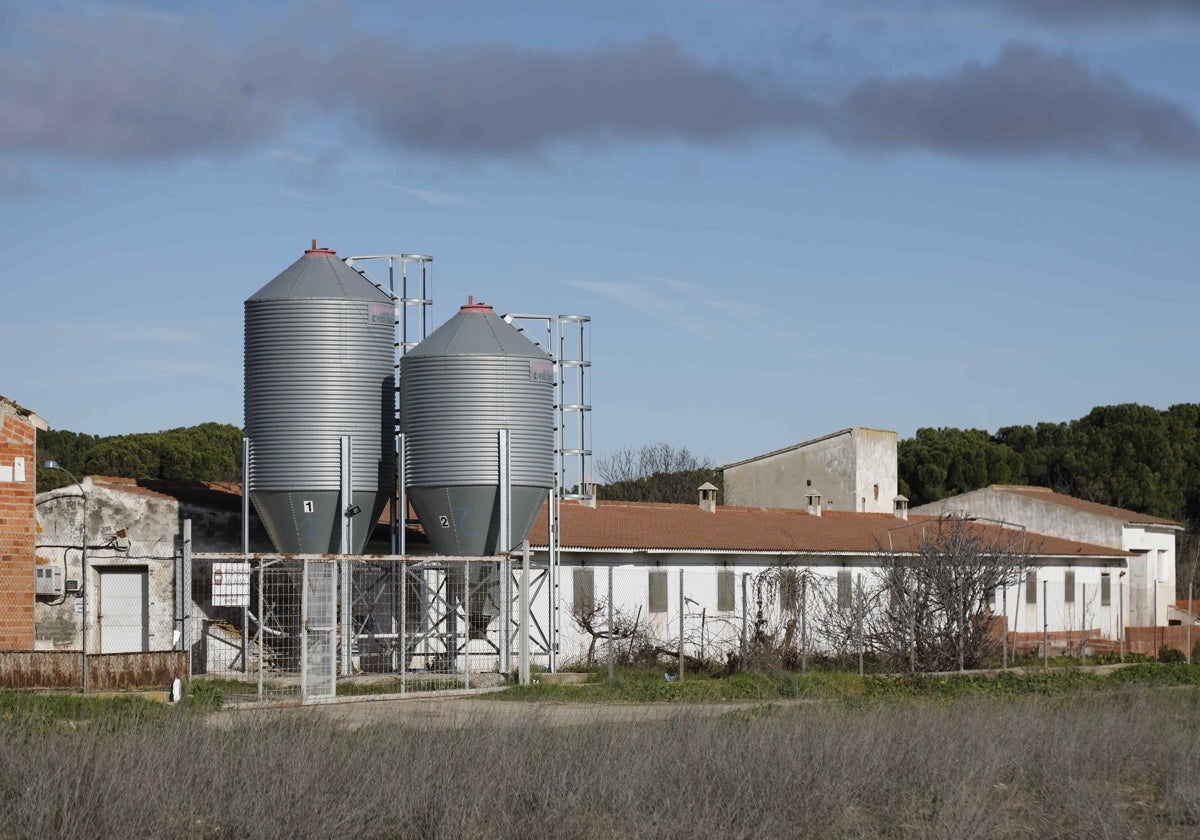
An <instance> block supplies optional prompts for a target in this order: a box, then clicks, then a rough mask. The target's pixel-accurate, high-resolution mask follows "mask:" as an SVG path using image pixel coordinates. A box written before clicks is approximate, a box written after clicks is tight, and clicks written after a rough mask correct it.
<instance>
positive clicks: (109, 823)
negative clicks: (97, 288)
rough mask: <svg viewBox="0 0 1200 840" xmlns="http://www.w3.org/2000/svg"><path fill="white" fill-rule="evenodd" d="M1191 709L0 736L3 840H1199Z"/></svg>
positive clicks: (1010, 704)
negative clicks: (127, 839)
mask: <svg viewBox="0 0 1200 840" xmlns="http://www.w3.org/2000/svg"><path fill="white" fill-rule="evenodd" d="M1198 730H1200V692H1197V691H1196V690H1195V689H1194V688H1178V689H1161V688H1160V689H1150V688H1145V687H1137V686H1129V687H1125V688H1118V689H1114V690H1111V691H1106V692H1088V693H1080V694H1076V695H1069V696H1060V697H1019V698H991V697H977V698H967V699H960V700H957V701H953V702H945V701H935V700H921V701H913V700H902V701H887V702H875V703H870V704H867V705H866V706H865V707H864V708H858V709H855V708H851V707H847V706H844V705H836V704H813V705H810V706H805V707H798V708H789V709H788V710H786V711H780V710H777V709H776V710H772V709H771V708H770V707H766V708H765V710H764V711H762V712H758V713H752V714H747V713H744V712H743V713H732V714H730V715H728V716H725V717H721V718H707V719H688V718H686V717H682V716H679V717H676V718H674V719H672V720H670V721H668V722H666V723H661V722H660V723H656V724H653V725H644V724H640V725H621V726H616V725H606V726H600V725H594V726H589V727H575V728H561V727H548V726H546V727H542V726H538V727H524V728H518V727H492V726H490V725H489V724H488V722H487V720H486V719H481V720H480V721H478V723H477V724H476V725H474V726H471V727H468V728H465V729H462V730H452V731H421V730H415V729H405V728H402V727H400V726H392V725H389V726H374V727H368V728H364V729H359V730H356V731H345V730H342V729H338V728H332V727H329V726H328V725H322V724H321V723H320V722H314V721H312V720H304V721H297V720H290V719H287V720H285V719H282V718H281V719H278V720H274V721H272V722H267V723H256V724H253V725H248V726H244V727H240V728H236V729H233V730H227V729H219V728H216V727H213V726H210V725H208V724H206V723H205V722H204V721H203V719H202V718H196V717H190V716H184V715H179V716H167V717H164V718H161V719H157V720H153V721H150V722H145V721H143V722H141V723H139V725H137V726H131V727H103V728H101V727H88V728H83V729H71V728H69V727H63V726H61V725H55V726H54V727H51V728H49V729H47V728H46V727H44V726H42V727H36V728H31V727H29V726H24V725H18V724H16V723H12V722H9V723H3V722H0V834H2V835H3V836H6V837H30V838H33V837H37V838H42V837H65V838H74V837H81V838H82V837H161V838H174V837H180V838H183V837H210V838H218V837H219V838H225V837H229V838H233V837H279V838H284V837H302V836H303V837H355V838H370V837H405V838H407V837H412V838H442V837H445V838H485V837H486V838H496V837H518V838H526V837H527V838H543V837H563V838H576V837H577V838H596V837H622V838H626V837H630V838H637V837H654V838H674V837H679V838H684V837H687V838H693V837H698V836H708V837H747V838H758V837H762V838H768V837H771V838H774V837H828V838H840V837H846V838H850V837H930V838H955V840H960V839H961V838H973V837H978V838H1008V837H1012V838H1029V837H1056V838H1072V837H1080V838H1084V837H1087V838H1095V837H1121V838H1125V837H1189V838H1190V837H1195V836H1196V835H1197V832H1200V828H1198V826H1200V738H1198V737H1197V736H1198V734H1200V732H1198Z"/></svg>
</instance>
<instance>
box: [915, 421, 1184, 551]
mask: <svg viewBox="0 0 1200 840" xmlns="http://www.w3.org/2000/svg"><path fill="white" fill-rule="evenodd" d="M899 473H900V492H901V493H902V494H904V495H905V496H908V498H909V500H910V504H912V505H913V506H916V505H921V504H926V503H927V502H933V501H937V500H938V499H943V498H946V497H947V496H954V495H957V494H959V493H965V492H967V491H969V490H975V489H977V488H980V487H986V486H987V485H989V484H1034V485H1039V486H1044V487H1049V488H1050V489H1052V490H1055V491H1058V492H1060V493H1066V494H1068V495H1071V496H1076V497H1078V498H1081V499H1087V500H1089V501H1094V502H1100V503H1103V504H1108V505H1115V506H1116V507H1122V508H1126V509H1128V510H1135V511H1138V512H1141V513H1147V514H1150V515H1152V516H1163V517H1167V518H1170V519H1177V520H1180V521H1183V522H1186V523H1188V524H1189V525H1190V526H1191V527H1192V528H1193V529H1195V528H1197V527H1200V404H1196V403H1181V404H1179V405H1173V406H1171V407H1170V408H1168V409H1165V410H1159V409H1156V408H1152V407H1150V406H1145V405H1136V404H1133V403H1126V404H1122V405H1110V406H1098V407H1096V408H1093V409H1092V410H1091V411H1090V412H1088V414H1087V415H1085V416H1084V417H1081V418H1079V419H1077V420H1070V421H1067V422H1064V423H1038V424H1036V425H1033V426H1029V425H1026V426H1005V427H1003V428H1001V429H999V430H998V431H996V432H995V433H989V432H986V431H983V430H980V429H955V428H939V429H928V428H926V429H918V430H917V433H916V434H915V435H914V436H913V437H911V438H906V439H904V440H901V441H900V442H899Z"/></svg>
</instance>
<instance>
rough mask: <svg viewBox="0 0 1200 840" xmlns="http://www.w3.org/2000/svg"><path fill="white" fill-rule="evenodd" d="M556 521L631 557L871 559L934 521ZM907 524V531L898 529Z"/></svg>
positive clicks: (624, 507)
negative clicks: (694, 554) (641, 553)
mask: <svg viewBox="0 0 1200 840" xmlns="http://www.w3.org/2000/svg"><path fill="white" fill-rule="evenodd" d="M561 511H562V516H561V520H560V523H559V533H560V535H561V539H560V541H559V543H560V545H561V546H562V547H563V548H564V549H583V550H602V549H627V550H631V551H637V550H639V549H641V550H651V551H672V550H674V551H698V552H704V551H721V552H766V553H819V554H836V553H851V554H863V553H868V554H874V553H877V552H879V551H880V550H881V549H882V550H886V549H887V546H888V532H889V531H891V536H892V544H893V545H894V547H895V548H896V550H898V551H904V550H913V549H914V548H915V547H916V546H917V544H918V543H919V541H920V535H921V532H922V531H923V530H924V529H922V528H921V527H918V526H916V525H914V524H913V523H917V522H922V521H926V522H934V521H936V520H937V517H935V516H916V515H913V516H910V517H909V519H908V523H905V522H904V521H902V520H900V519H897V518H896V517H895V516H892V515H891V514H887V513H849V512H846V511H827V512H825V513H823V514H822V515H821V516H813V515H811V514H809V513H808V512H806V511H799V510H773V509H764V508H746V507H725V506H722V507H718V508H717V511H716V513H709V512H707V511H704V510H701V509H700V507H699V506H698V505H664V504H649V503H635V502H605V501H600V502H598V503H597V505H596V507H595V508H589V507H584V506H582V505H576V504H573V503H571V502H564V503H563V504H562V507H561ZM906 524H909V525H911V526H912V527H907V528H900V529H899V530H897V526H903V525H906ZM971 527H972V528H973V529H978V530H980V531H981V532H983V533H989V534H994V535H995V536H997V537H999V536H1001V535H1002V534H1012V533H1015V532H1014V531H1013V530H1012V529H1008V530H1002V529H1000V528H999V527H998V526H995V525H988V524H984V523H972V524H971ZM546 528H547V525H546V510H545V508H543V509H542V512H541V513H540V514H539V516H538V519H537V521H536V522H535V523H534V526H533V530H532V531H531V532H530V543H531V544H532V545H534V546H537V547H544V546H545V545H546ZM1026 545H1027V550H1028V551H1029V552H1030V553H1031V554H1036V555H1041V556H1054V557H1062V556H1071V557H1075V556H1078V557H1127V556H1130V553H1129V552H1127V551H1121V550H1120V549H1114V548H1108V547H1105V546H1099V545H1090V544H1087V543H1080V542H1075V541H1073V540H1066V539H1062V538H1060V537H1050V536H1045V535H1042V534H1028V535H1027V543H1026Z"/></svg>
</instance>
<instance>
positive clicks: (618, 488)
mask: <svg viewBox="0 0 1200 840" xmlns="http://www.w3.org/2000/svg"><path fill="white" fill-rule="evenodd" d="M898 449H899V452H898V458H899V479H900V492H901V493H902V494H903V495H905V496H907V497H908V498H909V502H910V504H911V505H912V506H914V507H915V506H917V505H922V504H926V503H928V502H935V501H937V500H938V499H944V498H946V497H948V496H954V495H957V494H959V493H966V492H967V491H969V490H976V489H978V488H980V487H986V486H987V485H989V484H1033V485H1039V486H1044V487H1049V488H1051V489H1052V490H1055V491H1057V492H1060V493H1066V494H1068V495H1071V496H1076V497H1078V498H1081V499H1087V500H1089V501H1094V502H1101V503H1103V504H1108V505H1115V506H1116V507H1122V508H1126V509H1128V510H1134V511H1138V512H1141V513H1148V514H1151V515H1153V516H1163V517H1167V518H1169V519H1177V520H1179V521H1182V522H1185V523H1187V524H1188V525H1189V526H1190V527H1191V529H1192V530H1196V529H1200V404H1197V403H1181V404H1179V405H1173V406H1171V407H1170V408H1168V409H1165V410H1159V409H1156V408H1153V407H1151V406H1145V405H1137V404H1134V403H1126V404H1122V405H1110V406H1098V407H1096V408H1093V409H1092V410H1091V411H1090V412H1088V414H1087V415H1085V416H1084V417H1081V418H1079V419H1077V420H1070V421H1067V422H1063V423H1037V424H1036V425H1024V426H1005V427H1002V428H1001V429H999V430H998V431H996V432H994V433H992V432H988V431H984V430H982V429H957V428H937V429H933V428H923V429H918V430H917V432H916V434H915V435H913V436H912V437H910V438H905V439H903V440H901V441H899V444H898ZM594 466H595V471H596V477H597V479H598V480H599V481H600V483H601V484H602V489H601V498H603V499H612V500H617V501H631V502H671V503H676V504H694V503H695V502H696V488H697V487H698V486H699V485H700V484H702V483H703V482H705V481H710V482H712V483H713V484H715V485H716V486H717V487H718V488H720V487H722V481H721V471H720V469H719V468H718V467H716V466H715V465H714V464H713V463H712V461H710V460H709V459H708V458H706V457H704V456H699V455H694V454H693V453H691V452H690V451H688V449H687V448H686V447H675V446H673V445H671V444H669V443H665V442H660V443H651V444H646V445H644V446H642V447H640V448H632V447H626V448H624V449H620V450H617V451H616V452H615V453H613V454H611V455H608V456H606V457H603V458H598V459H597V460H596V462H595V464H594Z"/></svg>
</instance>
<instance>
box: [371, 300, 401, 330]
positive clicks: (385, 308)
mask: <svg viewBox="0 0 1200 840" xmlns="http://www.w3.org/2000/svg"><path fill="white" fill-rule="evenodd" d="M371 323H372V324H386V325H388V326H389V327H390V326H391V325H392V324H394V323H396V307H394V306H392V305H391V304H390V303H372V304H371Z"/></svg>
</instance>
